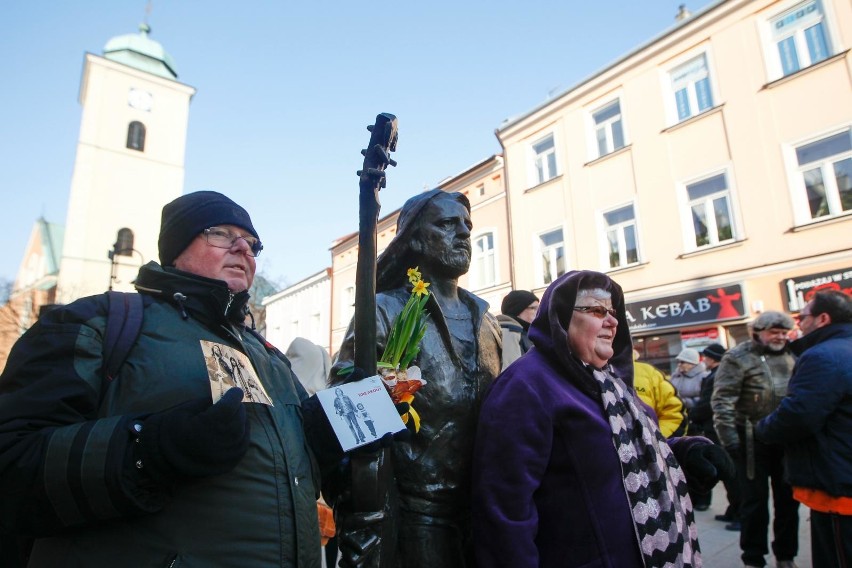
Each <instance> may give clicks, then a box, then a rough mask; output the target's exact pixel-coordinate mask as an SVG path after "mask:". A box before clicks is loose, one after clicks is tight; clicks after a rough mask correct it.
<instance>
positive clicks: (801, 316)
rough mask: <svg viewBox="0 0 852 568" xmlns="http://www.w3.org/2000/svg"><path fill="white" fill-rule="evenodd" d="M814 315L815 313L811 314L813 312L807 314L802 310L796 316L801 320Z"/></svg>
mask: <svg viewBox="0 0 852 568" xmlns="http://www.w3.org/2000/svg"><path fill="white" fill-rule="evenodd" d="M812 317H814V315H813V314H811V313H807V314H806V313H804V312H801V313H799V315H797V316H796V319H797V320H799V321H802V320H803V319H805V318H812Z"/></svg>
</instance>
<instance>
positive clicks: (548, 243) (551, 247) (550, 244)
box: [538, 229, 565, 285]
mask: <svg viewBox="0 0 852 568" xmlns="http://www.w3.org/2000/svg"><path fill="white" fill-rule="evenodd" d="M538 238H539V251H540V259H541V260H540V262H541V271H540V275H541V284H544V285H546V284H550V283H551V282H553V281H554V280H556V279H557V278H559V277H560V276H562V275H563V274H565V242H564V240H563V237H562V229H556V230H554V231H548V232H547V233H542V234H541V235H539V236H538Z"/></svg>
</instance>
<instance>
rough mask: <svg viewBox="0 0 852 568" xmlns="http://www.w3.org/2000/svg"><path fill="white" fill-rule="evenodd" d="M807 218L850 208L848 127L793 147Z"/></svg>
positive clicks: (850, 133) (851, 139)
mask: <svg viewBox="0 0 852 568" xmlns="http://www.w3.org/2000/svg"><path fill="white" fill-rule="evenodd" d="M796 160H797V162H798V173H799V176H801V180H802V182H801V187H802V188H803V190H804V194H805V198H806V199H807V203H808V214H809V215H810V218H811V219H819V218H821V217H830V216H834V215H840V214H841V213H845V212H847V211H850V210H852V129H847V130H845V131H843V132H841V133H839V134H834V135H832V136H828V137H826V138H823V139H822V140H817V141H816V142H811V143H809V144H803V145H801V146H799V147H797V148H796Z"/></svg>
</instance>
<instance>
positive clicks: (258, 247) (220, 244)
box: [202, 227, 263, 257]
mask: <svg viewBox="0 0 852 568" xmlns="http://www.w3.org/2000/svg"><path fill="white" fill-rule="evenodd" d="M202 232H203V233H204V238H205V239H207V244H208V245H210V246H214V247H216V248H223V249H229V248H231V247H232V246H234V245H235V244H236V242H237V241H238V240H239V239H242V240H244V241H245V242H246V244H247V245H248V246H249V252H248V253H247V254H248V255H249V256H254V257H257V256H258V255H260V251H262V250H263V244H261V242H260V240H258V239H256V238H254V237H253V236H251V235H238V234H236V233H232V232H231V231H229V230H228V229H223V228H222V227H210V228H209V229H204V231H202Z"/></svg>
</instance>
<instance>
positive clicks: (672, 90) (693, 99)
mask: <svg viewBox="0 0 852 568" xmlns="http://www.w3.org/2000/svg"><path fill="white" fill-rule="evenodd" d="M698 59H703V60H704V70H705V73H706V75H705V76H704V77H702V78H701V79H699V80H695V81H693V80H689V81H686V80H683V81H682V83H685V86H683V87H682V88H680V89H677V88H676V86H679V84H680V83H675V73H676V72H677V71H678V70H681V69H683V68H684V67H687V66H688V65H690V64H692V63H693V62H695V61H696V60H698ZM714 77H715V73H714V72H713V67H712V65H711V57H710V50H709V48H708V47H706V46H703V47H702V48H701V49H698V50H693V51H690V52H689V53H688V54H685V55H684V56H683V57H679V58H678V59H677V61H676V62H674V63H673V64H672V65H670V66H668V68H667V69H666V72H665V78H664V81H665V92H666V99H667V103H666V114H667V118H668V120H669V126H673V125H675V124H680V123H681V122H684V121H687V120H689V119H691V118H694V117H696V116H698V115H700V114H704V113H705V112H708V111H711V110H713V109H714V108H716V107H717V106H719V102H718V101H719V96H718V94H717V92H716V82H715V80H714ZM703 80H706V81H707V96H709V98H710V106H707V107H705V108H701V98H702V97H701V96H700V94H699V88H698V84H699V83H700V82H701V81H703ZM684 89H685V90H686V98H687V106H688V107H689V112H688V114H687V115H685V116H681V114H680V105H679V104H678V93H679V92H681V91H682V90H684Z"/></svg>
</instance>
